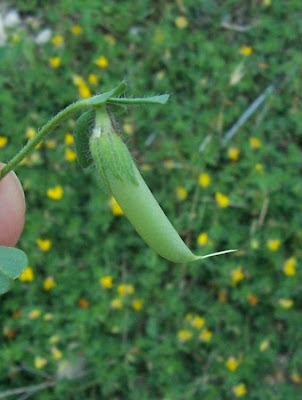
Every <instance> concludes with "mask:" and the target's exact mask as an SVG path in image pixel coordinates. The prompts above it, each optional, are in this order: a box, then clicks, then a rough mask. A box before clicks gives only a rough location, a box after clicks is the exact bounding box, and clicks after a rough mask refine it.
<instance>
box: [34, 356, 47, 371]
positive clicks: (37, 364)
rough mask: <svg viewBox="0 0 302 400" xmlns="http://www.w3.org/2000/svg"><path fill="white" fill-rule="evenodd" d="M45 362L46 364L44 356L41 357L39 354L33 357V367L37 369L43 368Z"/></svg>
mask: <svg viewBox="0 0 302 400" xmlns="http://www.w3.org/2000/svg"><path fill="white" fill-rule="evenodd" d="M46 364H47V360H46V358H43V357H40V356H37V357H35V361H34V365H35V368H37V369H41V368H44V367H45V365H46Z"/></svg>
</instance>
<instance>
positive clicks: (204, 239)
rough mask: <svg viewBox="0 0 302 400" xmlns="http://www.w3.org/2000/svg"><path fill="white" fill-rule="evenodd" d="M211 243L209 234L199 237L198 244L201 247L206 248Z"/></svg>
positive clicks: (201, 234) (203, 233)
mask: <svg viewBox="0 0 302 400" xmlns="http://www.w3.org/2000/svg"><path fill="white" fill-rule="evenodd" d="M208 242H209V236H208V234H207V233H205V232H202V233H200V234H199V235H198V236H197V243H198V244H199V245H200V246H205V245H206V244H207V243H208Z"/></svg>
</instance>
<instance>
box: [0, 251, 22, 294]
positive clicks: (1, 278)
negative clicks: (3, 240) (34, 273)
mask: <svg viewBox="0 0 302 400" xmlns="http://www.w3.org/2000/svg"><path fill="white" fill-rule="evenodd" d="M26 265H27V257H26V254H25V253H24V252H23V251H22V250H19V249H16V248H14V247H5V246H0V294H3V293H5V292H7V291H8V289H9V287H10V284H11V281H12V280H14V279H16V278H18V276H19V275H20V274H21V273H22V271H23V270H24V268H25V267H26Z"/></svg>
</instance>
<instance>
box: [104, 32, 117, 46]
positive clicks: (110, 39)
mask: <svg viewBox="0 0 302 400" xmlns="http://www.w3.org/2000/svg"><path fill="white" fill-rule="evenodd" d="M105 39H106V40H107V42H108V43H109V44H111V45H112V46H113V45H115V42H116V40H115V37H114V36H113V35H111V33H107V34H106V35H105Z"/></svg>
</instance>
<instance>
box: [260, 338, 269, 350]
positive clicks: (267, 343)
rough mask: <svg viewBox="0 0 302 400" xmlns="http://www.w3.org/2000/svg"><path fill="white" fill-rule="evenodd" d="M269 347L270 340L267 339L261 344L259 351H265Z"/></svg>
mask: <svg viewBox="0 0 302 400" xmlns="http://www.w3.org/2000/svg"><path fill="white" fill-rule="evenodd" d="M268 347H269V340H267V339H265V340H263V341H262V342H261V343H260V346H259V350H260V351H265V350H266V349H268Z"/></svg>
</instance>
